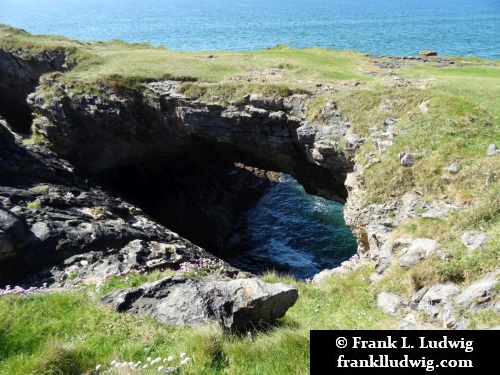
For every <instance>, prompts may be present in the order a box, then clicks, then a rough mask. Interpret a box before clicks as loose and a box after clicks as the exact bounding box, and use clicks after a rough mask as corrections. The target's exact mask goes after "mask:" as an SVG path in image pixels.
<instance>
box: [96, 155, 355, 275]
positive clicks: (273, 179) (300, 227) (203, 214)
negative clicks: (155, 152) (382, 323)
mask: <svg viewBox="0 0 500 375" xmlns="http://www.w3.org/2000/svg"><path fill="white" fill-rule="evenodd" d="M213 151H214V150H213V149H211V148H206V149H204V148H199V149H198V150H197V152H196V154H192V153H187V152H186V153H179V154H175V155H170V156H169V157H159V158H153V159H149V160H146V161H143V162H141V163H136V164H130V165H127V166H123V167H120V168H116V169H113V170H110V171H107V172H103V173H100V174H99V178H100V179H101V180H102V181H104V182H105V183H106V184H109V185H111V186H112V187H113V188H114V189H115V190H118V191H119V192H120V193H121V194H123V195H124V196H125V197H126V198H127V199H129V200H131V201H133V202H134V203H136V204H137V205H139V206H140V207H141V208H142V209H143V210H144V211H145V212H147V213H148V214H150V215H151V216H152V217H154V218H155V219H156V220H158V221H159V222H160V223H161V224H163V225H165V226H166V227H168V228H169V229H171V230H173V231H175V232H177V233H179V234H180V235H181V236H183V237H185V238H187V239H189V240H190V241H192V242H193V243H195V244H197V245H199V246H201V247H203V248H205V249H207V250H209V251H210V252H212V253H213V254H215V255H217V256H219V257H221V258H222V259H224V260H225V261H227V262H228V263H230V264H231V265H233V266H235V267H237V268H240V269H243V270H245V271H248V272H252V273H255V274H260V273H262V272H264V271H266V270H274V271H276V272H278V273H282V274H291V275H293V276H295V277H297V278H300V279H306V278H311V277H312V276H314V274H315V273H318V272H320V271H321V270H323V269H325V268H334V267H336V266H338V265H339V264H340V263H341V262H342V261H344V260H346V259H348V258H349V257H351V256H352V255H353V254H354V253H355V252H356V241H355V239H354V237H353V236H352V233H351V231H350V229H349V228H348V227H346V225H345V222H344V220H343V206H342V204H340V203H337V202H333V201H330V200H327V199H325V198H320V197H317V196H312V195H309V194H307V193H306V192H305V190H304V188H303V187H302V186H301V185H300V184H299V183H298V182H297V181H296V180H295V179H294V178H292V177H291V176H289V175H286V174H283V173H277V172H268V171H265V170H262V169H258V168H255V167H249V166H246V165H244V164H242V163H239V162H235V161H234V156H235V155H233V154H230V153H229V154H228V153H224V152H222V151H221V150H218V151H220V152H213Z"/></svg>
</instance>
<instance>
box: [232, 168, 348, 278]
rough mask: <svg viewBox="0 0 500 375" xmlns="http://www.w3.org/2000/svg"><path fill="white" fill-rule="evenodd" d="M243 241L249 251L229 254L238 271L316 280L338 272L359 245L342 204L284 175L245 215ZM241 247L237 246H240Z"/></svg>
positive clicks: (237, 238) (240, 236) (241, 235)
mask: <svg viewBox="0 0 500 375" xmlns="http://www.w3.org/2000/svg"><path fill="white" fill-rule="evenodd" d="M246 219H247V221H248V227H247V230H246V233H242V234H238V235H236V236H235V237H234V240H235V242H238V241H240V240H241V239H242V237H244V240H245V242H249V245H250V247H251V249H250V250H248V251H245V252H243V253H242V252H240V251H234V254H233V255H231V253H232V252H231V249H227V250H226V254H227V257H226V259H227V260H229V261H230V262H231V264H233V265H234V266H236V267H241V268H244V269H247V270H249V271H252V272H255V273H259V272H261V271H262V270H266V269H269V270H276V271H278V272H280V273H285V274H292V275H293V276H295V277H296V278H299V279H306V278H311V277H313V276H314V275H315V274H316V273H318V272H320V271H322V270H323V269H325V268H334V267H337V266H338V265H340V263H341V262H343V261H344V260H346V259H348V258H350V257H351V256H352V255H353V254H354V253H355V252H356V241H355V239H354V237H353V235H352V233H351V231H350V230H349V228H347V227H346V226H345V222H344V216H343V207H342V205H341V204H339V203H336V202H332V201H328V200H326V199H323V198H319V197H314V196H311V195H308V194H306V193H305V191H304V189H303V188H302V186H300V185H299V184H298V183H297V181H295V180H294V179H293V178H291V177H288V176H286V177H285V178H284V179H283V180H282V182H281V183H279V184H277V185H276V186H274V187H272V188H271V189H270V191H269V192H268V193H267V194H266V195H265V196H264V197H263V198H261V199H260V201H259V202H258V203H257V205H256V206H255V207H254V208H252V209H251V210H249V211H248V212H247V216H246ZM237 247H239V246H237Z"/></svg>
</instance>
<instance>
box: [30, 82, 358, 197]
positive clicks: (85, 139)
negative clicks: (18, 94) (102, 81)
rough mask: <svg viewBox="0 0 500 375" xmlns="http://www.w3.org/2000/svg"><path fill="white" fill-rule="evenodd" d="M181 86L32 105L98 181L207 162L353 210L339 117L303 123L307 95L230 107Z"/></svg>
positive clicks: (56, 143)
mask: <svg viewBox="0 0 500 375" xmlns="http://www.w3.org/2000/svg"><path fill="white" fill-rule="evenodd" d="M52 85H56V86H57V85H58V84H57V82H54V83H52ZM179 85H180V82H176V81H168V82H156V83H152V84H149V85H148V88H147V89H146V88H145V89H144V91H143V92H138V91H136V92H132V93H129V95H128V96H127V97H123V96H122V95H120V94H119V93H116V92H114V91H113V90H111V89H109V88H106V87H101V88H100V92H101V94H99V95H95V94H92V95H91V94H85V95H71V94H69V93H68V92H66V91H65V89H63V88H62V87H60V86H59V87H57V88H58V94H57V95H56V96H54V97H51V98H49V99H48V98H46V97H45V96H44V94H43V93H41V92H37V93H34V94H32V95H30V96H29V99H28V103H29V104H30V106H31V108H32V110H33V111H34V112H35V113H36V114H37V118H36V119H35V122H34V125H35V127H36V130H37V132H38V133H40V134H42V135H43V136H44V138H45V139H46V140H47V142H48V143H49V144H50V147H51V149H52V150H54V151H55V152H57V153H58V154H59V155H62V156H64V157H65V158H67V159H68V160H70V161H71V162H73V163H74V164H75V165H78V166H79V167H81V168H83V169H85V170H86V171H88V172H90V173H99V172H104V171H109V170H113V169H116V168H118V167H122V166H126V165H131V164H136V163H138V162H142V161H146V160H151V159H155V158H164V159H165V160H167V159H172V160H173V159H176V158H179V157H181V158H184V159H189V158H193V157H200V156H201V157H202V158H203V159H207V160H210V159H212V160H214V159H217V160H218V161H221V160H222V161H231V162H239V163H243V164H245V165H251V166H254V167H258V168H261V169H264V170H271V171H277V172H283V173H286V174H290V175H292V176H293V177H295V178H296V179H297V180H298V181H299V182H300V183H301V184H302V185H303V186H304V188H305V189H306V191H308V192H309V193H310V194H314V195H319V196H323V197H326V198H328V199H332V200H336V201H339V202H342V203H344V202H345V200H346V198H347V191H346V189H345V187H344V180H345V177H346V174H347V173H348V172H350V171H351V170H352V168H353V161H352V159H351V154H352V149H349V148H348V147H346V148H344V149H341V148H340V147H339V142H338V141H337V139H338V138H339V137H343V136H345V135H346V134H348V133H349V126H348V124H346V123H344V122H342V121H341V120H340V115H339V114H338V113H335V112H332V113H331V114H330V117H329V118H328V119H327V122H326V123H322V124H312V123H309V122H307V121H305V119H304V118H301V117H299V116H300V114H301V112H299V111H297V108H296V102H299V101H301V100H302V101H303V98H302V97H301V96H299V95H292V96H291V97H288V98H278V99H270V98H264V97H262V96H259V95H247V96H246V97H245V98H244V99H243V101H242V102H240V103H234V104H230V105H222V104H214V103H204V102H201V101H198V100H196V99H194V98H187V97H184V96H182V95H179V94H178V93H177V92H176V88H177V87H178V86H179ZM298 115H299V116H298Z"/></svg>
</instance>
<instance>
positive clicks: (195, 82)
mask: <svg viewBox="0 0 500 375" xmlns="http://www.w3.org/2000/svg"><path fill="white" fill-rule="evenodd" d="M0 48H3V49H6V50H17V51H19V50H22V51H24V52H25V53H26V54H29V53H36V52H42V51H44V50H48V49H57V48H62V49H65V50H67V51H68V52H69V54H70V61H71V63H72V64H74V68H73V69H72V70H70V71H68V72H67V73H61V74H58V77H57V79H58V81H59V82H61V83H64V84H66V86H67V87H68V88H71V90H74V92H75V93H79V92H85V91H86V90H92V88H93V87H95V85H96V83H98V82H104V83H106V84H107V85H109V86H113V85H114V86H115V87H117V88H121V89H127V88H134V87H139V86H140V85H141V84H142V83H143V82H146V81H154V80H161V79H173V78H182V79H186V80H189V82H186V83H185V84H184V87H183V88H182V90H184V91H183V92H184V93H185V94H186V95H190V96H194V97H200V98H201V99H204V100H215V99H211V98H215V97H217V99H216V100H223V101H230V100H240V99H241V97H242V95H244V94H247V93H255V92H260V93H263V94H266V95H270V96H278V95H283V93H291V92H311V93H313V92H317V93H318V94H317V95H318V96H317V97H316V98H315V99H314V100H313V101H311V107H310V108H309V116H310V117H311V118H312V119H314V116H315V115H314V114H315V113H316V112H317V111H316V110H317V108H315V106H318V107H320V106H321V105H322V104H323V103H324V100H326V99H334V100H335V101H336V102H337V103H338V108H339V111H340V112H341V113H342V116H343V118H344V120H346V121H350V122H351V123H352V127H353V129H354V130H355V131H356V132H357V133H359V134H360V135H362V136H365V137H367V136H369V128H370V127H378V128H380V126H381V123H382V122H383V121H384V120H385V119H387V118H397V119H399V121H398V122H397V127H398V129H399V130H403V131H404V133H403V134H400V135H399V136H398V137H397V138H395V139H394V144H393V146H392V147H391V148H390V149H389V150H388V151H387V152H386V153H384V154H381V155H378V158H379V159H380V160H379V162H378V163H377V164H374V165H373V166H371V167H369V168H367V169H366V170H365V174H364V178H365V187H366V202H365V204H366V205H368V204H370V203H383V202H385V201H388V200H390V199H392V198H393V197H395V196H398V195H401V194H403V193H405V192H406V191H408V190H415V191H418V192H419V194H421V195H422V196H424V197H426V198H427V199H429V200H432V199H445V198H446V199H448V200H451V201H453V202H455V203H456V204H457V205H459V206H461V209H460V210H458V211H456V212H455V213H452V214H451V215H450V216H448V217H447V218H444V219H430V218H422V217H419V218H414V219H411V220H409V221H407V222H405V223H403V224H402V225H401V226H400V227H399V228H397V229H396V234H397V235H410V236H411V237H413V238H419V237H427V238H433V239H436V240H438V241H439V243H440V247H441V248H442V249H443V250H445V251H446V252H448V253H449V254H451V257H450V258H448V259H447V260H442V259H440V258H438V257H431V258H429V259H427V260H425V261H424V262H422V263H421V264H420V265H418V266H417V267H415V268H412V269H409V270H404V269H401V268H400V267H398V266H393V268H392V269H391V271H390V272H389V273H388V275H387V276H385V277H384V279H382V280H381V281H380V282H377V283H370V282H369V281H368V277H369V275H370V273H371V272H373V269H372V268H370V267H369V268H365V269H361V270H357V271H353V272H349V273H346V274H337V275H333V276H332V277H330V278H329V279H328V280H326V281H324V282H323V283H319V284H314V283H307V282H303V281H298V280H294V279H292V278H290V277H284V276H278V275H276V274H273V273H270V274H266V275H265V276H263V279H264V280H265V281H269V282H277V281H283V282H286V283H288V284H291V285H294V286H296V287H297V288H298V289H299V299H298V301H297V303H296V305H295V306H294V307H292V308H291V309H290V310H289V311H288V313H287V315H286V316H285V317H284V318H283V319H282V320H281V321H280V322H279V324H277V325H275V326H269V327H260V328H259V329H256V330H254V331H251V332H249V333H248V334H244V335H229V334H227V333H224V332H222V331H221V330H220V329H219V328H217V327H203V328H197V327H172V326H166V325H161V324H159V323H157V322H155V321H153V320H152V319H147V318H139V317H132V316H128V315H119V314H116V313H113V312H111V311H110V310H108V309H107V308H103V307H99V306H97V305H96V301H97V300H98V298H99V297H100V296H101V295H102V294H103V292H102V291H103V290H105V291H110V290H112V289H116V288H119V287H123V286H130V285H132V284H131V283H133V282H134V278H138V279H137V280H136V281H135V282H137V283H138V282H139V281H146V279H144V280H142V279H139V278H141V277H143V278H147V280H152V279H155V278H159V277H161V276H164V275H163V274H160V273H153V274H151V275H148V276H147V277H146V276H141V275H136V276H130V277H128V278H127V280H126V281H125V276H121V277H115V278H112V279H110V280H108V281H107V282H106V284H104V285H103V287H102V289H101V291H99V292H94V291H93V287H86V289H85V291H80V292H62V293H53V294H52V293H51V294H39V295H33V296H28V297H25V296H1V297H0V354H1V356H0V374H35V373H37V374H40V373H43V374H83V373H87V374H89V373H93V371H94V369H95V367H96V365H99V364H101V365H102V368H101V370H100V371H103V370H105V369H107V368H109V367H110V363H111V361H113V360H116V361H120V362H123V361H131V362H134V363H136V362H137V361H142V362H143V364H145V363H146V362H147V361H146V358H147V357H152V358H156V357H161V358H162V359H163V358H166V357H167V356H169V355H173V356H176V361H177V362H178V357H179V354H180V353H181V352H185V353H187V355H188V356H190V357H191V358H192V359H193V360H192V361H191V362H190V364H188V365H187V366H185V367H184V368H183V372H182V373H185V374H220V373H224V374H238V375H240V374H287V375H289V374H306V373H308V372H309V331H310V330H313V329H332V330H335V329H354V330H356V329H397V324H398V320H397V319H396V318H393V317H390V316H388V315H386V314H384V313H383V312H382V311H381V310H380V309H379V308H378V307H377V304H376V296H377V293H378V292H380V291H381V290H388V291H395V292H398V293H399V294H401V295H404V296H407V297H409V296H411V294H412V293H413V292H414V291H415V290H416V289H418V288H419V287H420V286H422V285H430V284H432V283H436V282H448V281H452V282H455V283H457V284H459V285H461V286H467V285H469V284H470V283H471V282H473V281H474V280H477V279H478V278H480V277H481V276H482V275H483V274H485V273H487V272H490V271H493V270H496V269H498V268H499V267H500V235H499V233H500V155H497V156H487V155H486V149H487V147H488V145H489V144H491V143H496V144H497V146H499V147H500V104H499V102H498V98H499V97H500V62H499V61H487V60H482V59H478V58H474V57H469V58H463V57H446V59H447V60H449V61H452V62H453V64H448V65H446V66H438V65H439V64H433V63H432V61H431V62H429V63H424V62H422V61H420V60H404V61H403V62H404V64H403V63H401V64H399V65H398V66H396V67H392V68H390V69H387V68H381V67H379V66H377V65H376V64H375V63H374V59H373V58H372V57H370V56H366V55H363V54H359V53H356V52H353V51H332V50H326V49H322V48H310V49H304V50H296V49H292V48H288V47H286V46H277V47H275V48H271V49H267V50H262V51H250V52H224V51H204V52H191V53H186V52H177V51H169V50H167V49H165V48H162V47H152V46H150V45H147V44H127V43H124V42H121V41H110V42H82V41H75V40H70V39H67V38H63V37H55V36H46V35H41V36H33V35H30V34H27V33H24V32H21V31H19V30H17V29H13V28H10V27H8V26H0ZM387 59H389V58H387ZM398 61H399V62H401V60H398ZM318 88H327V89H325V90H324V92H321V91H320V90H318ZM367 152H375V149H374V147H373V145H372V143H371V142H369V141H368V142H366V143H365V145H364V146H363V148H362V149H360V150H359V151H358V154H357V158H358V163H361V164H362V165H367V164H368V163H369V161H370V160H369V157H368V156H367V155H368V154H367ZM400 152H415V153H417V155H418V157H417V163H416V164H415V166H413V167H412V168H404V167H402V166H401V165H400V164H399V162H398V158H397V155H398V153H400ZM452 162H457V163H458V164H459V171H458V173H456V174H451V173H450V172H449V171H448V170H447V168H446V166H447V165H449V164H450V163H452ZM465 230H479V231H481V232H484V233H487V234H488V235H489V236H490V238H491V239H490V241H489V243H488V245H486V246H485V247H484V248H483V249H481V250H479V251H474V252H467V251H465V249H464V247H463V245H462V244H461V242H460V235H461V234H462V233H463V232H464V231H465ZM467 317H468V318H469V322H470V323H469V324H470V328H472V329H481V328H489V327H492V326H495V325H499V324H500V316H499V315H498V314H494V313H491V312H488V313H478V314H475V315H470V314H469V315H468V316H467ZM162 364H163V363H162ZM162 364H158V366H156V368H157V367H159V366H160V365H162ZM156 368H155V369H156ZM155 369H153V368H152V367H151V366H150V367H148V368H145V369H141V371H143V373H145V374H146V373H155ZM119 371H122V372H121V373H124V374H125V373H129V372H126V371H128V370H119ZM117 373H120V372H117Z"/></svg>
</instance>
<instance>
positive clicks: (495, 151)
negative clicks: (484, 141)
mask: <svg viewBox="0 0 500 375" xmlns="http://www.w3.org/2000/svg"><path fill="white" fill-rule="evenodd" d="M498 154H500V149H498V148H497V145H496V144H494V143H492V144H490V145H489V146H488V149H487V150H486V155H488V156H495V155H498Z"/></svg>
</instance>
